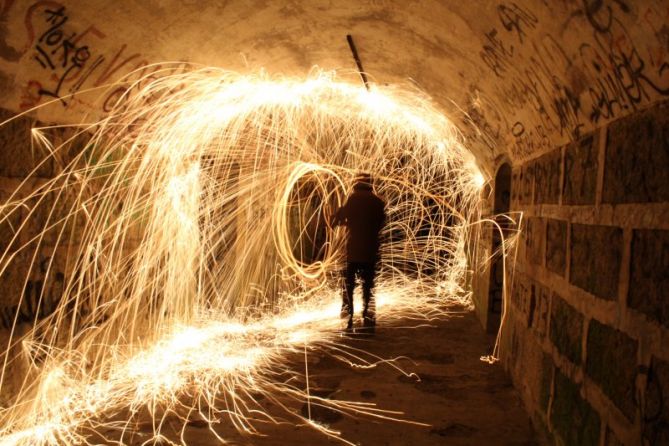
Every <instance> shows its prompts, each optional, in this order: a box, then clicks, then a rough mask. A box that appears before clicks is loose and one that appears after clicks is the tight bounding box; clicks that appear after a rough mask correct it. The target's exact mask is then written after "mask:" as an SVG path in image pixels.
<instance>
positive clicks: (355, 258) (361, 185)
mask: <svg viewBox="0 0 669 446" xmlns="http://www.w3.org/2000/svg"><path fill="white" fill-rule="evenodd" d="M385 219H386V212H385V202H384V201H383V200H382V199H381V198H379V197H378V196H376V195H375V194H374V191H373V188H372V178H371V176H370V175H369V174H361V175H358V176H357V177H356V181H355V184H354V186H353V192H352V193H351V194H350V195H349V196H348V198H347V200H346V203H345V204H344V206H342V207H340V208H339V209H337V211H336V212H335V214H334V218H333V219H332V223H333V225H334V226H337V225H344V226H346V228H347V239H346V268H345V269H344V271H343V275H344V290H343V296H342V297H343V304H342V308H341V317H342V318H345V317H348V329H350V328H352V327H353V290H354V288H355V279H356V276H359V277H360V279H361V281H362V299H363V302H364V308H363V311H362V317H363V321H364V325H365V327H369V328H371V327H373V326H374V325H375V322H376V319H375V317H376V315H375V308H374V307H375V305H374V300H373V296H372V292H373V289H374V278H375V276H376V267H377V263H378V260H379V233H380V232H381V228H382V227H383V224H384V223H385Z"/></svg>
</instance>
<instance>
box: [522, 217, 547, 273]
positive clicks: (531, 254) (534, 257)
mask: <svg viewBox="0 0 669 446" xmlns="http://www.w3.org/2000/svg"><path fill="white" fill-rule="evenodd" d="M545 227H546V225H545V220H544V219H543V218H536V217H530V218H528V219H527V225H526V229H525V255H526V257H527V261H528V262H530V263H534V264H537V265H541V263H542V260H543V256H544V240H545V237H544V233H545Z"/></svg>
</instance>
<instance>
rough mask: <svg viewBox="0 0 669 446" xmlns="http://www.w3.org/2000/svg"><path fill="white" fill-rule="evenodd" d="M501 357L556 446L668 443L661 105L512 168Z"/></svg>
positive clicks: (668, 138)
mask: <svg viewBox="0 0 669 446" xmlns="http://www.w3.org/2000/svg"><path fill="white" fill-rule="evenodd" d="M511 207H512V210H513V211H522V212H523V216H524V217H523V222H522V236H521V242H520V245H519V254H518V260H517V263H516V265H515V266H514V269H513V272H512V275H511V277H510V280H511V286H510V287H509V291H510V294H509V296H508V297H509V299H508V302H509V303H508V309H509V314H508V318H507V319H506V322H505V326H504V330H503V336H502V346H501V355H502V360H503V363H504V365H505V367H506V368H507V369H508V371H509V372H510V375H511V376H512V379H513V380H514V383H515V385H516V387H518V388H519V390H520V392H521V394H522V396H523V399H524V401H525V404H526V406H527V408H528V409H529V411H530V413H531V415H532V417H533V419H534V420H535V421H536V425H537V427H538V430H539V431H542V432H543V433H544V434H545V435H546V436H547V438H549V440H550V442H551V443H554V444H565V445H572V444H573V445H577V444H578V445H600V446H603V445H619V444H622V445H638V444H644V445H655V444H669V103H668V102H664V103H659V104H655V105H653V106H651V107H649V108H647V109H644V110H640V111H637V112H635V113H632V114H630V115H628V116H626V117H624V118H621V119H619V120H617V121H613V122H611V123H610V124H609V125H608V126H606V127H603V128H600V129H598V130H596V131H594V132H592V133H590V134H587V135H584V136H582V137H581V138H580V139H578V140H576V141H574V142H572V143H570V144H568V145H566V146H564V147H556V148H554V149H552V150H551V151H549V152H547V153H542V154H540V155H539V156H537V157H536V158H534V159H530V160H528V161H525V162H524V163H522V164H517V165H515V166H514V170H513V185H512V206H511Z"/></svg>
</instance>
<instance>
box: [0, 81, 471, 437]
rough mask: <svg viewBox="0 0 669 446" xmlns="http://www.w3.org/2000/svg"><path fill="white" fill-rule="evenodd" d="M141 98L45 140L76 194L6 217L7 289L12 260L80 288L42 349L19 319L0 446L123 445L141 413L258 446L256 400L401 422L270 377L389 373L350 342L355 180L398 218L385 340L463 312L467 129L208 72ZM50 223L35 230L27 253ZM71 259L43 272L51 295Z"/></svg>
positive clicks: (57, 307)
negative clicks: (348, 235) (293, 365)
mask: <svg viewBox="0 0 669 446" xmlns="http://www.w3.org/2000/svg"><path fill="white" fill-rule="evenodd" d="M138 82H139V84H138V85H143V86H142V87H141V88H139V93H136V94H134V95H133V96H128V97H122V98H121V99H120V100H119V102H118V103H117V106H116V108H114V109H113V110H112V111H111V112H110V113H109V114H108V115H107V116H106V117H105V118H104V119H102V120H100V121H98V122H95V123H93V124H87V125H81V126H78V127H77V130H76V131H74V132H72V135H73V136H72V138H70V139H68V140H66V141H65V142H63V143H62V144H58V145H54V144H52V143H51V142H50V140H49V139H48V138H47V137H46V136H45V133H46V130H48V129H33V135H34V137H35V139H36V140H37V142H39V143H40V144H42V145H43V146H44V147H46V148H47V149H48V151H49V153H50V155H49V157H48V160H52V161H58V162H59V163H60V164H61V165H62V172H61V173H60V174H59V175H58V176H57V177H56V178H54V179H52V180H50V181H47V182H44V183H42V185H41V186H39V187H36V188H34V189H32V190H30V191H29V192H25V190H26V188H27V186H26V184H28V183H27V182H26V183H25V184H24V185H22V186H21V187H20V188H19V189H18V190H17V192H16V194H15V195H14V196H12V197H11V198H10V199H9V200H8V201H7V202H6V203H4V204H3V205H2V213H0V219H2V220H3V221H10V220H9V219H11V218H12V216H13V215H16V214H15V213H18V212H22V222H21V224H20V226H19V227H18V228H16V232H15V234H16V235H15V236H14V238H13V240H12V242H11V243H10V246H9V248H8V249H7V250H6V251H5V252H4V253H3V254H2V255H1V256H0V268H1V269H2V271H0V272H4V271H8V270H10V269H11V268H12V267H14V265H15V264H16V262H17V260H16V259H17V257H16V253H23V254H24V255H26V256H27V258H29V259H32V262H33V264H34V263H36V262H37V260H36V259H37V258H38V254H39V253H40V252H41V251H40V250H43V249H45V247H49V249H51V250H52V251H53V252H54V253H57V254H59V255H60V261H62V262H64V263H65V265H66V271H67V273H66V280H64V284H63V289H62V297H60V299H58V301H57V302H52V301H50V300H49V299H48V297H47V296H46V293H45V292H44V291H42V293H41V295H40V296H39V299H38V300H37V303H36V309H35V314H36V316H35V317H34V321H33V322H34V323H33V324H32V326H31V327H30V329H29V330H28V331H27V333H25V334H21V335H20V334H19V329H18V328H19V327H18V325H19V324H18V318H15V321H14V322H15V323H14V328H13V329H12V334H11V336H10V340H9V343H8V347H7V352H6V353H5V355H4V361H5V362H4V366H3V371H2V382H1V383H0V384H1V385H2V386H4V387H5V389H6V388H12V389H14V390H15V392H14V394H15V398H14V400H13V402H11V404H9V405H8V407H6V408H4V409H2V413H1V414H0V415H1V417H2V426H3V427H2V429H0V444H2V445H28V444H30V445H35V444H39V445H56V444H68V445H75V444H86V443H87V442H88V439H89V438H90V435H91V432H98V433H100V432H103V431H105V429H115V430H116V431H118V432H121V438H123V432H124V431H130V430H131V429H132V428H131V427H130V426H131V423H130V421H129V420H128V421H127V422H125V423H123V422H120V421H119V420H118V419H117V418H118V416H119V414H121V413H127V414H129V417H130V418H132V417H133V416H137V414H139V413H142V412H147V413H149V414H150V415H151V416H152V417H153V418H154V420H155V422H154V439H160V438H163V435H162V434H161V426H162V423H161V420H162V419H163V418H162V417H164V414H165V413H178V414H179V416H180V417H182V419H184V420H186V419H187V418H188V416H189V414H192V413H194V412H199V413H200V415H201V416H202V417H204V418H205V419H207V420H210V421H211V423H212V424H214V423H215V422H217V421H219V420H221V419H224V420H227V421H229V422H230V423H232V425H234V427H235V428H237V429H239V430H241V431H246V432H256V427H255V424H254V421H253V420H254V419H258V418H262V419H264V420H266V421H270V422H277V420H276V419H275V418H274V416H273V415H270V414H268V413H266V412H264V411H263V410H262V408H261V406H260V405H259V403H258V401H257V400H256V398H255V397H254V395H258V394H262V395H265V396H267V397H268V398H271V399H273V400H275V401H279V399H278V397H277V395H282V396H285V397H288V398H294V399H297V400H303V401H304V400H307V399H308V400H309V401H310V402H311V403H312V404H321V405H328V406H331V407H334V408H335V409H336V410H340V411H345V412H348V413H353V414H366V415H368V416H377V417H384V418H397V417H398V416H399V414H397V413H393V412H388V411H383V410H380V409H378V408H376V407H374V406H371V405H369V404H364V403H356V402H350V401H336V400H324V399H319V398H316V397H313V396H309V395H306V394H305V393H304V389H298V388H295V387H294V386H293V385H290V384H288V383H286V382H282V381H281V380H279V379H278V378H277V377H276V371H277V370H280V369H281V367H282V359H283V358H285V357H286V355H287V354H289V353H291V352H299V351H301V350H302V349H304V348H309V349H322V350H323V351H330V352H335V354H336V355H337V356H338V357H340V358H345V360H347V361H350V362H352V363H362V364H364V365H366V366H371V365H373V364H375V363H376V362H377V361H378V360H380V358H372V357H370V356H369V355H365V354H364V352H355V351H353V350H351V349H350V348H348V347H345V346H344V345H341V343H340V342H339V340H340V339H341V338H340V337H339V336H338V334H337V332H338V330H339V328H340V326H339V321H338V306H339V303H340V285H339V283H338V279H337V274H336V272H337V271H338V269H339V268H340V267H341V262H342V259H343V243H342V239H343V232H342V231H343V229H332V228H330V227H329V226H328V216H329V215H330V214H331V213H332V212H333V210H334V209H335V208H336V206H338V205H340V204H341V203H342V201H343V200H344V199H345V196H346V194H347V193H348V189H349V187H350V186H351V181H352V179H353V177H354V176H355V175H356V174H357V173H358V172H371V173H372V174H373V175H374V178H375V188H376V191H377V193H378V194H379V195H380V196H382V197H383V198H384V199H385V201H386V203H387V213H388V223H387V224H386V227H385V228H384V231H383V234H382V237H383V244H382V263H381V265H380V272H379V280H378V283H379V284H380V286H378V287H377V288H378V289H377V306H378V318H379V321H380V323H386V322H389V321H392V320H397V319H403V318H423V319H430V318H432V317H437V316H438V315H440V314H443V312H444V311H445V310H444V308H447V306H448V303H452V302H455V301H458V302H461V303H462V302H467V295H466V293H465V292H464V291H463V288H462V287H463V281H464V276H465V272H466V270H467V268H468V262H467V255H466V252H465V247H466V242H467V240H468V238H469V237H470V236H471V228H472V222H474V221H475V220H476V219H477V218H478V216H477V205H478V199H479V192H480V187H481V185H482V177H481V174H480V172H479V171H478V169H477V168H476V165H475V163H474V161H473V158H472V156H471V154H470V153H469V152H468V151H467V150H466V149H465V147H464V146H463V144H462V141H461V138H460V136H459V133H458V132H457V129H456V128H455V126H454V125H453V124H452V123H450V121H448V119H447V118H445V117H444V116H443V114H441V113H440V112H439V111H438V110H437V109H436V108H434V106H433V105H432V104H431V102H430V100H429V99H428V98H426V97H424V96H423V95H421V94H419V93H417V92H415V91H404V90H401V89H398V88H384V89H378V88H374V89H372V91H367V90H365V89H364V88H362V87H360V86H358V85H353V84H348V83H346V82H343V81H338V80H337V79H336V77H335V75H334V74H333V73H322V72H314V73H312V75H310V76H309V77H308V78H307V79H291V78H275V77H270V76H267V75H265V74H262V73H261V74H258V75H255V76H250V75H244V76H242V75H239V74H235V73H231V72H227V71H223V70H217V69H211V68H206V69H192V70H190V71H188V72H186V73H181V74H171V75H166V76H164V77H161V78H158V79H152V80H151V81H150V82H148V81H147V80H145V79H142V80H140V81H138ZM130 90H133V89H132V88H131V89H129V91H130ZM135 90H136V89H135ZM81 140H84V141H85V143H84V144H83V145H84V149H83V150H80V151H79V152H77V153H76V154H75V155H74V156H68V155H67V154H68V153H70V152H72V150H71V149H72V146H74V144H75V142H78V143H80V142H81ZM26 181H27V180H26ZM38 218H39V219H40V222H41V223H42V228H41V230H40V231H38V232H37V233H35V234H33V235H32V236H30V237H27V240H26V237H20V236H19V234H21V233H22V231H25V230H26V228H28V227H29V225H30V224H31V222H33V221H35V220H36V219H38ZM56 257H57V256H56V255H54V256H53V257H52V260H50V261H49V262H48V263H47V264H45V265H42V266H41V267H42V268H43V269H44V270H45V271H46V275H47V276H48V275H49V274H50V273H52V271H53V270H54V269H55V264H54V262H56V260H54V259H55V258H56ZM26 280H27V278H26ZM45 288H46V287H45ZM400 297H401V298H400ZM21 299H23V298H21ZM25 305H26V302H23V301H20V302H19V304H18V307H17V308H19V309H20V308H23V307H24V306H25ZM17 314H18V313H17ZM186 401H188V402H186ZM221 401H224V403H221ZM203 407H206V408H207V409H206V410H205V409H202V408H203ZM286 412H287V414H288V415H290V416H294V417H298V418H299V417H301V416H300V415H296V414H292V415H291V413H290V410H289V409H287V408H286ZM114 417H116V418H114ZM104 420H114V421H106V422H105V421H104ZM311 424H312V425H313V427H314V428H315V429H319V430H321V431H322V432H323V433H324V434H326V435H330V436H335V437H337V436H338V434H337V432H334V431H331V430H329V428H327V427H325V426H322V425H319V424H317V423H313V422H312V423H311ZM184 425H185V423H184ZM212 432H215V430H214V429H213V428H212ZM223 440H224V439H221V441H223ZM343 441H345V440H343Z"/></svg>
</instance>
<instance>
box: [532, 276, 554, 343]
mask: <svg viewBox="0 0 669 446" xmlns="http://www.w3.org/2000/svg"><path fill="white" fill-rule="evenodd" d="M530 283H531V284H530V306H529V312H528V315H527V326H528V327H529V328H532V329H534V331H535V333H536V335H537V336H538V337H539V338H540V339H541V338H543V337H544V336H546V330H547V328H548V308H549V306H550V305H549V304H550V290H549V289H548V288H547V287H545V286H543V285H542V284H540V283H539V282H534V281H531V282H530Z"/></svg>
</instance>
